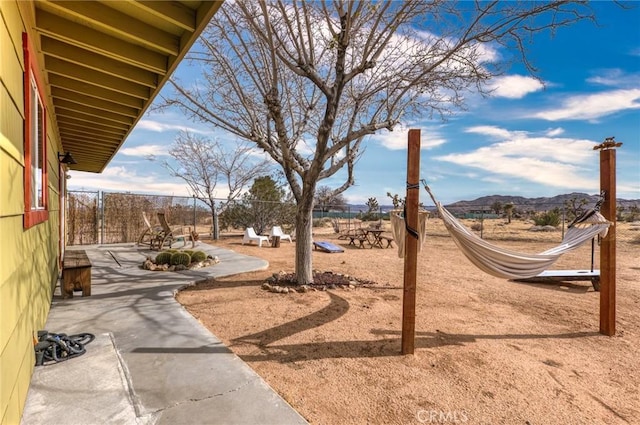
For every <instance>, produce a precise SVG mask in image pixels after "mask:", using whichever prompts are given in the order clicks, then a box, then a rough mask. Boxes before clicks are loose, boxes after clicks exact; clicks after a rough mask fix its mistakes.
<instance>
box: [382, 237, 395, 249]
mask: <svg viewBox="0 0 640 425" xmlns="http://www.w3.org/2000/svg"><path fill="white" fill-rule="evenodd" d="M378 239H380V241H384V242H386V243H387V246H386V247H385V248H393V245H392V244H391V243H392V242H393V238H391V237H389V236H378Z"/></svg>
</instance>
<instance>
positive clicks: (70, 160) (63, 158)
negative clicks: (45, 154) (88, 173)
mask: <svg viewBox="0 0 640 425" xmlns="http://www.w3.org/2000/svg"><path fill="white" fill-rule="evenodd" d="M58 161H60V163H61V164H67V165H71V164H77V163H78V161H76V160H75V158H74V157H73V156H72V155H71V152H67V153H60V152H58Z"/></svg>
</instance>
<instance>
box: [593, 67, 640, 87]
mask: <svg viewBox="0 0 640 425" xmlns="http://www.w3.org/2000/svg"><path fill="white" fill-rule="evenodd" d="M598 72H599V74H598V75H594V76H593V77H590V78H588V79H587V82H589V83H592V84H598V85H603V86H609V87H617V88H634V87H637V86H638V84H640V73H629V72H627V71H625V70H622V69H619V68H611V69H604V70H599V71H598Z"/></svg>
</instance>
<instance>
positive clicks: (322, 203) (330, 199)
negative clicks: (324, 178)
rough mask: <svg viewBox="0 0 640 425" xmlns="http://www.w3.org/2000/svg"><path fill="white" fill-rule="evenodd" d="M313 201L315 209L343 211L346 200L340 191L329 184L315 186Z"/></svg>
mask: <svg viewBox="0 0 640 425" xmlns="http://www.w3.org/2000/svg"><path fill="white" fill-rule="evenodd" d="M314 203H315V205H316V209H319V210H320V211H322V212H327V211H329V210H330V209H334V210H339V211H344V210H345V206H346V205H347V201H346V200H345V199H344V196H343V195H342V193H341V192H338V193H336V191H335V190H334V189H332V188H330V187H329V186H318V187H317V188H316V195H315V200H314Z"/></svg>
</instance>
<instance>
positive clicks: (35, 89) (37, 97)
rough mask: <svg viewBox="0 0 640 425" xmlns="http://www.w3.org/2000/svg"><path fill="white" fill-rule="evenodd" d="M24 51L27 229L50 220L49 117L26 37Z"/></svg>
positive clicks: (25, 221) (33, 58)
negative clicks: (47, 120) (48, 190)
mask: <svg viewBox="0 0 640 425" xmlns="http://www.w3.org/2000/svg"><path fill="white" fill-rule="evenodd" d="M23 48H24V63H25V75H24V103H25V104H24V115H25V117H24V159H25V166H24V189H25V193H24V204H25V215H24V217H25V218H24V226H25V227H27V228H28V227H31V226H34V225H36V224H38V223H41V222H43V221H46V220H47V218H48V211H47V161H46V159H47V155H46V153H47V145H46V134H47V133H46V113H45V108H44V103H43V101H42V96H41V87H42V86H41V85H40V84H39V81H38V74H37V71H36V70H37V68H36V61H35V56H34V55H33V52H32V49H31V46H30V44H29V39H28V37H27V34H23Z"/></svg>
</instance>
